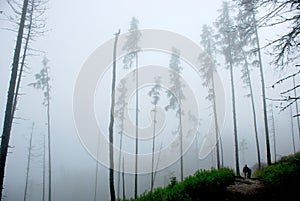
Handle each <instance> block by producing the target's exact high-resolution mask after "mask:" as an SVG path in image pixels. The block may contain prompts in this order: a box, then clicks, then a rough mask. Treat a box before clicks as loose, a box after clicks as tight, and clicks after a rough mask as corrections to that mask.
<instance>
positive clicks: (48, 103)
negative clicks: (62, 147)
mask: <svg viewBox="0 0 300 201" xmlns="http://www.w3.org/2000/svg"><path fill="white" fill-rule="evenodd" d="M46 76H47V82H46V87H47V93H48V96H47V97H46V98H47V130H48V168H49V169H48V171H49V172H48V173H49V179H48V188H49V193H48V201H51V193H52V191H51V132H50V86H49V74H48V68H47V66H46Z"/></svg>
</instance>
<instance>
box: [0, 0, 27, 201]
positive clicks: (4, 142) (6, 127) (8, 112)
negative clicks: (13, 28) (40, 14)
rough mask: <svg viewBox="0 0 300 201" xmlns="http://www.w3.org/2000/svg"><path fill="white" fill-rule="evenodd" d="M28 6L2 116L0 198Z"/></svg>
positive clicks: (25, 6) (18, 39) (24, 4)
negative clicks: (3, 115)
mask: <svg viewBox="0 0 300 201" xmlns="http://www.w3.org/2000/svg"><path fill="white" fill-rule="evenodd" d="M27 7H28V0H24V3H23V8H22V15H21V19H20V25H19V30H18V36H17V42H16V48H15V52H14V58H13V64H12V69H11V78H10V83H9V89H8V94H7V103H6V109H5V117H4V124H3V133H2V137H1V151H0V183H1V186H0V199H1V198H2V190H3V181H4V174H5V163H6V158H7V150H8V146H9V139H10V133H11V128H12V119H13V117H12V108H13V101H14V96H15V95H14V93H15V86H16V79H17V74H18V66H19V59H20V52H21V47H22V38H23V31H24V24H25V19H26V13H27Z"/></svg>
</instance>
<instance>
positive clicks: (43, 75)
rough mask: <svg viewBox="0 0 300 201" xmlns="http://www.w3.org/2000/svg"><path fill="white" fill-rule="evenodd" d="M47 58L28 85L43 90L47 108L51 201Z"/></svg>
mask: <svg viewBox="0 0 300 201" xmlns="http://www.w3.org/2000/svg"><path fill="white" fill-rule="evenodd" d="M48 62H49V60H48V58H47V57H44V58H43V61H42V63H43V68H42V69H41V71H40V73H37V74H35V79H36V82H34V83H30V84H29V86H33V87H34V88H36V89H40V90H42V91H43V95H44V100H43V105H44V106H45V107H46V108H47V131H48V135H47V136H48V177H49V179H48V189H49V192H48V201H51V193H52V192H51V179H52V177H51V126H50V88H51V87H50V84H49V82H50V77H49V66H48Z"/></svg>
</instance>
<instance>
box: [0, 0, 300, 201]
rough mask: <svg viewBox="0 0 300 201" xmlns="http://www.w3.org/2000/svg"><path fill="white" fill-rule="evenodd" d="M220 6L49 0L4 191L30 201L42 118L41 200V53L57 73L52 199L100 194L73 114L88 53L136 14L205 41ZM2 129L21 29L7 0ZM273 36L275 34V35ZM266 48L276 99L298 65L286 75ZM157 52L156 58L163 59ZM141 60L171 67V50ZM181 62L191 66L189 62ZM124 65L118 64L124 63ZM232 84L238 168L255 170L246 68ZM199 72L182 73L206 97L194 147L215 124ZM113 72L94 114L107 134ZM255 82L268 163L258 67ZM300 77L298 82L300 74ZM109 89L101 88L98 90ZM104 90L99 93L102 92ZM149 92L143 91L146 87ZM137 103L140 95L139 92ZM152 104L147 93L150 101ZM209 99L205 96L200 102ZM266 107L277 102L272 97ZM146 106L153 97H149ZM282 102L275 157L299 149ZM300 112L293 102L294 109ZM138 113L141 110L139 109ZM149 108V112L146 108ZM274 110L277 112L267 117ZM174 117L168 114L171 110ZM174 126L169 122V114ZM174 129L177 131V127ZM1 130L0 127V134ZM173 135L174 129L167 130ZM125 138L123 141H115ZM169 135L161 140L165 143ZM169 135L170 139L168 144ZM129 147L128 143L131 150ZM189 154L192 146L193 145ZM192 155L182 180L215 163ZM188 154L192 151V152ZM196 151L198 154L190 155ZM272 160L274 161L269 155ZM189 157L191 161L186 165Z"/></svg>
mask: <svg viewBox="0 0 300 201" xmlns="http://www.w3.org/2000/svg"><path fill="white" fill-rule="evenodd" d="M221 4H222V1H221V0H210V1H197V0H188V1H179V0H176V1H174V0H165V1H159V0H152V1H144V0H142V1H141V0H126V1H124V0H111V1H99V0H86V1H71V0H64V1H59V0H49V2H48V3H47V7H48V9H47V10H46V13H45V18H46V21H45V23H46V28H45V30H46V32H45V36H41V37H39V38H37V39H36V40H35V41H32V42H31V46H30V47H31V48H33V49H36V50H40V51H42V52H45V54H44V53H40V52H38V51H35V52H31V53H32V54H34V55H30V56H28V57H27V65H28V68H27V69H26V72H25V74H24V77H23V78H22V87H21V92H20V93H22V95H21V96H20V99H19V102H18V110H17V112H16V114H15V116H16V117H17V118H16V119H15V121H14V124H13V129H12V134H11V139H10V146H12V147H13V148H11V149H9V151H10V153H9V154H8V158H7V165H6V172H5V173H6V177H5V183H4V184H5V186H4V187H5V189H4V192H3V194H4V195H5V199H4V200H7V201H13V200H14V201H15V200H21V199H23V195H24V184H25V173H26V164H27V156H28V146H29V135H30V132H31V131H32V122H35V126H34V128H33V143H34V145H33V153H32V161H31V170H30V173H29V187H28V199H27V200H32V201H35V200H36V201H38V200H41V193H42V188H41V186H42V160H43V143H44V136H45V135H46V134H47V127H46V121H47V119H46V108H45V107H44V106H43V105H42V101H43V97H42V92H41V91H39V90H36V89H32V87H30V86H28V84H29V83H32V82H34V74H35V73H38V72H39V71H40V69H41V67H42V59H43V56H44V55H46V56H47V58H48V59H49V66H50V76H51V129H52V131H51V132H52V142H51V143H52V171H53V173H52V174H53V178H52V182H53V187H52V188H53V194H52V195H53V200H55V201H63V200H74V201H75V200H78V201H82V200H93V198H94V197H93V196H94V184H95V168H96V161H95V159H94V158H93V156H92V155H91V154H90V153H89V151H88V150H87V149H86V147H85V146H84V145H83V144H82V143H81V141H80V138H79V136H78V133H77V130H76V125H75V121H74V116H73V115H74V114H73V93H74V88H75V84H76V79H77V77H78V75H79V73H80V70H81V68H82V66H83V65H84V63H85V62H86V60H87V59H88V58H89V56H90V55H91V54H92V53H93V52H94V51H95V50H96V49H97V48H98V47H100V46H101V45H102V44H103V43H105V42H107V41H109V40H111V39H113V37H114V33H116V32H117V31H118V29H120V30H121V33H125V32H127V31H128V28H129V24H130V20H131V18H132V17H136V18H137V19H138V20H139V28H140V29H160V30H167V31H171V32H174V33H177V34H180V35H182V36H184V37H186V38H188V39H190V40H191V41H193V42H194V43H196V44H198V45H199V44H200V33H201V29H202V25H204V24H208V25H212V24H213V22H214V21H215V20H216V18H217V16H218V11H217V10H218V9H220V7H221ZM0 10H1V11H3V13H2V14H0V28H1V29H0V44H1V47H2V48H1V54H0V114H1V121H0V128H2V126H3V120H4V112H5V104H6V96H7V90H8V83H9V78H10V68H11V64H12V57H13V51H14V47H15V40H16V33H15V32H12V31H8V30H7V29H6V28H8V29H14V30H16V29H15V27H14V26H13V25H12V23H9V22H7V21H6V20H4V19H5V17H4V14H5V15H11V14H12V11H11V9H10V8H9V6H8V4H7V3H6V1H1V2H0ZM270 33H272V35H270ZM280 33H282V27H281V28H269V29H263V30H260V32H259V34H260V36H261V39H260V40H261V43H262V46H263V45H264V44H266V43H267V42H268V40H270V39H272V38H275V37H276V35H278V34H280ZM266 53H267V52H266V51H263V62H264V73H265V78H266V80H265V82H266V87H267V88H266V93H267V97H268V98H278V97H279V94H280V92H281V91H282V90H284V89H286V87H290V86H292V83H291V82H287V83H283V84H282V85H280V86H279V87H276V88H274V89H273V88H271V85H272V84H273V83H274V82H275V81H277V80H278V79H279V78H280V77H281V76H284V75H287V74H289V73H294V72H296V71H297V69H295V68H293V67H291V68H290V69H288V71H280V72H278V71H275V70H274V68H273V67H272V65H271V64H270V63H269V62H270V61H271V58H270V56H268V55H267V54H266ZM156 54H157V55H156ZM142 58H144V60H145V62H144V63H143V64H144V65H150V64H157V65H165V66H167V65H168V61H169V58H170V55H168V54H165V53H164V54H158V53H153V54H148V55H147V54H146V53H145V54H144V55H141V60H142ZM217 59H218V61H219V63H220V65H219V66H218V73H219V75H220V77H221V81H222V84H223V87H224V92H225V103H222V104H224V105H225V121H224V124H223V126H222V127H221V137H222V142H223V151H224V165H225V166H228V167H232V168H234V167H235V165H234V144H233V142H234V138H233V123H232V108H231V90H230V74H229V71H228V70H226V69H224V67H223V66H224V65H223V63H222V62H223V58H222V57H220V58H219V57H218V58H217ZM182 63H183V66H188V64H187V63H184V62H182ZM118 64H120V65H121V62H118ZM234 72H235V81H236V83H235V85H236V100H237V120H238V122H237V124H238V128H237V129H238V135H239V143H241V142H242V141H243V140H245V142H246V144H247V145H246V147H245V149H244V150H241V151H240V152H239V153H240V166H243V164H245V163H247V164H248V166H250V167H251V166H253V165H255V163H256V162H257V159H256V155H255V153H256V147H255V141H254V131H253V123H252V116H251V115H252V113H251V108H250V106H251V105H250V99H249V98H246V97H245V95H246V94H247V93H248V90H247V88H244V87H243V82H242V80H241V79H240V76H241V73H240V70H239V69H235V71H234ZM192 74H193V72H190V71H188V70H187V71H186V72H185V74H184V76H183V77H184V78H186V80H185V81H186V82H187V83H188V82H191V83H190V86H191V87H192V88H193V89H195V88H196V89H198V88H197V87H199V90H200V91H199V92H197V93H199V94H198V95H199V96H198V97H197V101H198V102H201V101H203V103H204V104H202V105H201V104H200V106H199V111H201V112H199V113H201V117H199V118H201V121H202V125H203V126H202V127H201V126H200V128H199V133H198V134H197V138H195V143H194V144H193V146H192V147H193V149H196V148H199V147H198V146H200V145H201V142H202V141H203V139H204V138H205V135H206V134H205V133H207V132H208V131H207V130H208V127H207V125H208V124H209V122H210V120H211V116H210V114H211V111H210V103H208V102H207V101H205V100H203V99H204V98H203V97H205V94H206V93H207V92H206V91H205V90H206V89H205V88H204V87H203V86H202V85H201V79H199V83H197V79H198V78H195V79H194V77H189V76H192ZM109 76H110V75H109V72H108V75H107V76H106V77H104V78H103V81H102V82H103V83H102V84H101V83H98V87H99V88H97V90H98V91H97V92H96V93H95V100H97V101H101V98H103V104H102V105H96V106H95V108H96V109H99V111H101V112H95V114H96V116H97V119H98V120H99V122H101V123H100V125H99V126H100V127H101V128H102V129H103V130H104V132H105V129H106V128H108V127H106V126H108V117H109V116H108V115H109V114H108V113H107V112H108V111H109V110H108V109H109V101H110V99H109V95H110V94H109V92H108V90H107V89H106V90H105V89H103V88H106V87H110V85H106V84H107V82H110V77H109ZM252 78H253V80H252V82H253V84H254V89H255V92H254V93H255V94H254V96H255V100H256V107H257V118H258V131H259V138H260V146H261V147H260V148H261V157H262V162H264V163H266V154H265V141H264V140H265V136H264V125H263V112H262V103H261V84H260V78H259V71H258V69H253V71H252ZM296 79H298V80H299V78H297V77H296ZM101 87H102V88H101ZM101 90H102V91H101ZM143 90H144V91H143ZM143 90H141V94H142V95H143V96H145V97H146V96H147V94H146V91H147V90H149V87H148V88H147V87H144V88H143ZM132 99H133V98H132ZM147 100H150V99H147ZM201 103H202V102H201ZM267 103H268V105H269V104H271V103H272V102H271V101H267ZM144 104H145V105H144V106H145V108H148V107H146V106H147V104H148V106H151V104H150V103H149V102H146V101H145V102H144ZM161 104H162V105H163V104H166V97H165V98H163V100H162V102H161ZM278 105H279V103H278V102H273V115H274V122H275V123H274V129H275V134H276V138H275V139H276V145H277V147H276V149H277V150H276V152H277V159H278V158H280V156H284V155H288V154H292V153H293V148H292V137H291V122H290V110H289V109H287V110H285V111H283V112H280V110H279V109H278V108H276V106H278ZM129 107H134V102H133V101H131V102H130V104H129ZM293 110H294V112H293V113H295V108H294V107H293ZM141 113H143V111H142V109H141ZM133 114H134V113H133V111H129V116H131V117H132V118H133ZM143 114H148V113H147V111H145V113H143ZM269 114H270V113H269ZM166 116H168V115H166ZM149 118H151V117H149V114H148V116H141V125H142V126H147V125H148V123H149ZM169 121H171V122H169V123H170V124H172V119H171V120H169ZM294 126H295V129H294V131H295V140H296V145H297V146H296V148H297V150H298V151H299V149H300V146H299V144H300V143H299V135H298V129H296V128H297V127H296V121H294ZM170 129H171V130H172V128H170ZM269 130H270V141H271V151H272V156H273V154H274V148H273V142H274V141H273V139H274V136H273V122H272V120H271V119H269ZM1 131H2V130H1ZM170 135H172V134H170ZM117 139H118V138H117ZM161 141H163V139H161ZM166 141H167V140H166ZM125 148H126V147H125ZM126 149H127V150H128V152H130V151H132V150H131V149H133V147H127V148H126ZM191 150H192V148H191ZM191 150H190V151H188V152H187V154H186V155H187V159H186V161H187V162H186V163H187V164H186V170H185V176H187V175H189V174H193V173H194V172H195V170H196V169H201V168H210V167H215V163H216V162H215V156H214V152H213V151H212V152H211V153H210V154H209V155H208V156H207V157H206V158H204V159H201V160H200V159H198V161H196V162H195V160H194V159H195V158H192V157H197V154H195V153H194V152H193V151H191ZM188 153H190V154H188ZM193 154H194V155H193ZM272 161H274V158H272ZM189 162H190V164H189ZM176 164H178V163H175V164H174V165H172V166H171V167H168V168H166V169H165V170H161V171H160V172H159V173H158V176H157V181H156V186H163V185H165V184H166V183H167V182H168V181H169V177H170V176H172V175H173V176H177V177H179V168H178V165H177V166H176ZM98 176H99V177H98V188H99V190H98V194H97V195H98V196H97V197H98V200H101V201H105V200H109V188H108V170H107V169H106V167H104V166H102V165H100V166H99V175H98ZM139 181H140V183H141V186H140V187H139V193H143V192H144V191H146V190H149V184H150V180H149V177H147V175H141V177H140V180H139ZM126 182H127V189H126V190H127V196H128V197H132V196H133V184H134V181H133V177H131V176H130V175H127V180H126Z"/></svg>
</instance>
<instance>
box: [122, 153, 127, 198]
mask: <svg viewBox="0 0 300 201" xmlns="http://www.w3.org/2000/svg"><path fill="white" fill-rule="evenodd" d="M124 166H125V165H124V156H123V168H122V170H123V171H122V181H123V200H125V199H126V195H125V172H124V171H125V167H124Z"/></svg>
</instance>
